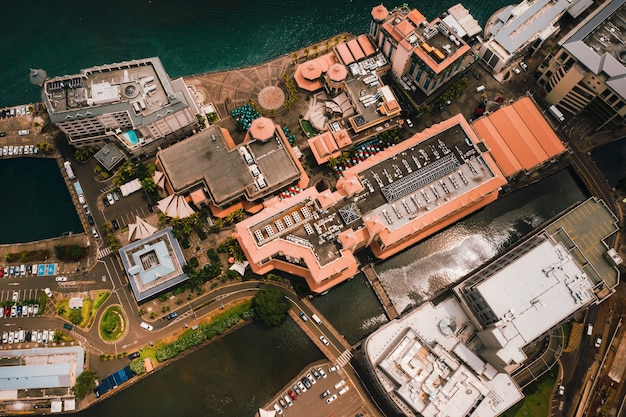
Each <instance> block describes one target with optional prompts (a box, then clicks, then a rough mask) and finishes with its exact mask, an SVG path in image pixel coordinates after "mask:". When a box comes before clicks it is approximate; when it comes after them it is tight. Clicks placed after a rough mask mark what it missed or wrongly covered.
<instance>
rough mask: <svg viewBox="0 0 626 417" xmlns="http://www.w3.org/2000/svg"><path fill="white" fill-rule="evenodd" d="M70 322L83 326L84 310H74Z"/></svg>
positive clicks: (71, 311)
mask: <svg viewBox="0 0 626 417" xmlns="http://www.w3.org/2000/svg"><path fill="white" fill-rule="evenodd" d="M70 321H71V322H72V323H74V324H81V323H82V322H83V309H82V308H72V309H71V310H70Z"/></svg>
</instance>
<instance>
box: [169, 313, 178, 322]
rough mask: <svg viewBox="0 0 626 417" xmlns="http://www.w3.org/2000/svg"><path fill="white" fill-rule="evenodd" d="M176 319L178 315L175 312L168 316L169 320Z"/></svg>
mask: <svg viewBox="0 0 626 417" xmlns="http://www.w3.org/2000/svg"><path fill="white" fill-rule="evenodd" d="M176 317H178V313H177V312H175V311H174V312H172V313H170V314H168V315H167V319H168V320H172V319H175V318H176Z"/></svg>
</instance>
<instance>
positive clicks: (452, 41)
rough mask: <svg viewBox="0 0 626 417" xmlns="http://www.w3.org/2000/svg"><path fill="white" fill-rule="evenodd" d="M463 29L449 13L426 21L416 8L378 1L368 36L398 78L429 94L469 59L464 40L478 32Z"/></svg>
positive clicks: (461, 67) (467, 47) (469, 60)
mask: <svg viewBox="0 0 626 417" xmlns="http://www.w3.org/2000/svg"><path fill="white" fill-rule="evenodd" d="M457 13H458V10H457ZM468 16H469V18H468V19H467V20H472V19H473V18H471V15H469V14H468ZM475 27H478V26H477V25H475ZM465 28H468V25H465V27H464V26H463V25H461V24H460V23H458V21H457V19H455V18H454V15H453V14H450V15H448V16H447V17H446V18H445V19H441V18H436V19H434V20H432V21H431V22H428V21H427V20H426V18H425V17H424V16H423V15H422V14H421V13H420V12H419V11H417V10H416V9H413V10H410V9H409V8H408V7H407V6H401V7H398V8H396V9H393V10H392V11H388V10H387V8H385V6H383V5H382V4H381V5H379V6H376V7H374V9H372V20H371V24H370V35H371V36H372V37H373V38H374V41H375V43H376V45H377V46H378V48H379V49H380V50H381V51H382V53H383V55H384V56H385V57H386V58H387V59H388V60H389V62H390V63H391V70H392V71H393V73H394V74H395V75H396V76H397V77H398V78H402V77H407V78H408V79H410V80H411V81H410V82H411V84H414V85H416V86H417V87H418V88H419V89H420V90H421V91H422V92H423V93H424V94H426V95H431V94H433V93H434V92H435V91H437V89H438V88H439V87H441V86H442V85H444V83H445V82H446V81H448V80H449V79H450V78H451V77H452V76H454V75H455V74H457V73H458V72H460V71H461V70H462V69H464V67H466V66H467V65H469V63H470V62H472V61H473V58H472V56H471V53H470V50H471V49H470V46H469V45H468V44H467V43H466V40H465V39H467V38H468V37H469V36H474V35H476V34H477V33H478V32H476V33H473V34H471V35H470V34H469V33H468V32H467V31H466V30H465ZM468 30H469V29H468ZM464 38H465V39H464Z"/></svg>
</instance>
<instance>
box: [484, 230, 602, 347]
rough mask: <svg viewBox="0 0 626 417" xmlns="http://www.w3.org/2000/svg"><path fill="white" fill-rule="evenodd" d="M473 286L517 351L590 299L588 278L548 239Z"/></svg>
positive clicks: (590, 285)
mask: <svg viewBox="0 0 626 417" xmlns="http://www.w3.org/2000/svg"><path fill="white" fill-rule="evenodd" d="M476 288H477V290H478V291H479V292H480V294H481V295H482V297H483V298H484V300H485V302H486V303H487V305H489V307H490V308H491V310H492V311H493V313H494V314H495V316H496V317H497V318H499V319H500V320H501V322H500V323H499V324H496V326H497V327H498V328H499V331H500V333H501V334H502V335H503V336H504V337H505V338H506V339H507V340H508V341H510V342H513V343H514V345H516V347H517V348H520V349H521V348H522V347H523V346H525V345H526V344H528V343H530V342H532V341H533V340H535V339H536V338H538V337H539V336H541V335H542V334H544V333H545V332H547V331H548V330H550V329H552V328H553V327H555V326H556V325H557V324H559V323H560V322H561V321H563V320H564V319H565V318H567V317H569V316H570V315H572V314H574V313H575V312H576V311H578V310H580V309H581V308H582V307H583V306H584V305H586V304H589V303H591V302H592V301H593V300H594V299H595V296H594V294H593V290H592V288H593V283H592V282H591V280H590V279H589V278H588V277H587V275H585V273H584V272H583V271H582V269H580V267H579V265H578V264H577V263H576V262H575V261H574V260H573V259H572V257H571V256H570V254H569V252H568V251H567V250H566V249H565V247H564V246H563V245H562V244H560V243H558V244H555V243H553V242H552V241H549V240H545V241H544V242H543V243H540V244H539V245H537V246H536V247H534V248H533V249H531V250H530V251H529V252H527V253H526V254H525V255H524V256H523V257H521V258H518V259H517V260H515V261H514V262H512V263H511V264H509V265H507V266H506V267H504V268H503V269H501V270H500V271H498V272H497V273H495V274H494V275H493V276H491V277H489V279H486V280H484V281H483V282H481V283H479V284H477V285H476ZM517 336H520V337H517Z"/></svg>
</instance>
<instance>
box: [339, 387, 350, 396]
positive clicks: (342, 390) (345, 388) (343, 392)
mask: <svg viewBox="0 0 626 417" xmlns="http://www.w3.org/2000/svg"><path fill="white" fill-rule="evenodd" d="M349 390H350V387H343V388H342V389H341V391H339V395H343V394H345V393H346V392H348V391H349Z"/></svg>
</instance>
